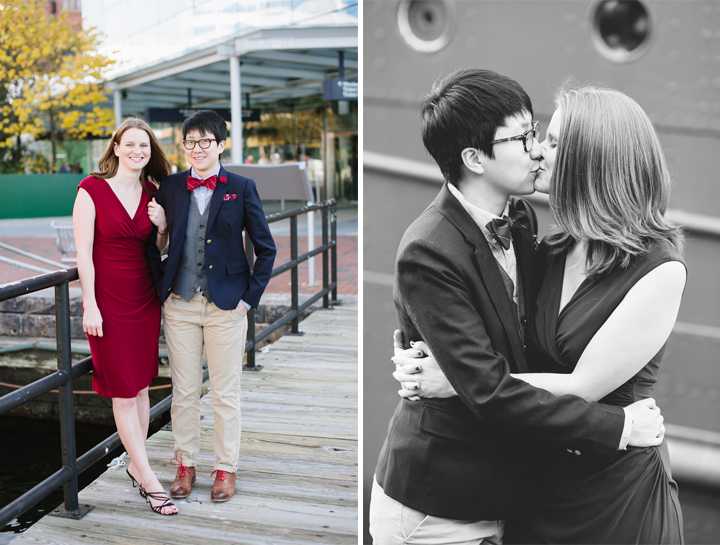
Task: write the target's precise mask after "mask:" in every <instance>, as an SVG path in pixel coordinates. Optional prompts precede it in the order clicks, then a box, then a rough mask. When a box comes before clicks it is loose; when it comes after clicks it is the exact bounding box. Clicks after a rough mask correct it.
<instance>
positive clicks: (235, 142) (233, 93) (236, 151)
mask: <svg viewBox="0 0 720 545" xmlns="http://www.w3.org/2000/svg"><path fill="white" fill-rule="evenodd" d="M230 158H231V160H232V162H233V163H234V164H236V165H241V164H243V141H242V87H241V85H240V58H239V57H230Z"/></svg>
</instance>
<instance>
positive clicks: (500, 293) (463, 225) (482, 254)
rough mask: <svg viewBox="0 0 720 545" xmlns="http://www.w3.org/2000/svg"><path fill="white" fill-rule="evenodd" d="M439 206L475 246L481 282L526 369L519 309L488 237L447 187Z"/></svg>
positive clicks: (512, 348)
mask: <svg viewBox="0 0 720 545" xmlns="http://www.w3.org/2000/svg"><path fill="white" fill-rule="evenodd" d="M435 204H436V206H437V207H438V210H439V211H440V213H442V214H443V216H445V217H446V218H447V219H448V221H450V223H452V224H453V225H454V226H455V227H456V228H457V229H458V230H459V231H460V232H461V233H462V234H463V235H464V236H465V239H466V240H467V242H468V244H470V245H471V246H472V247H473V251H474V256H475V260H476V262H477V264H478V268H479V269H480V278H478V281H479V282H481V283H482V284H484V285H485V288H486V290H487V292H488V295H489V296H490V299H491V300H492V302H493V306H494V307H495V312H496V313H497V315H498V318H500V322H501V323H502V325H503V328H504V329H505V332H506V333H507V335H508V338H509V339H510V346H511V350H512V353H513V356H514V358H515V362H516V363H517V366H518V368H520V369H521V370H522V369H523V368H526V367H527V366H526V364H525V354H524V345H523V341H522V339H521V338H520V332H519V331H518V320H517V316H516V313H515V309H514V307H513V304H512V301H511V300H510V298H509V297H508V294H507V290H506V288H505V283H504V282H503V279H502V276H501V275H500V268H499V267H500V264H499V263H498V262H497V260H496V259H495V256H493V254H492V250H491V249H490V245H489V244H488V242H487V240H486V239H485V235H483V233H482V231H481V230H480V227H478V225H477V224H476V223H475V221H474V220H473V219H472V218H471V217H470V214H468V213H467V211H466V210H465V209H464V208H463V207H462V205H461V204H460V202H459V201H458V200H457V199H456V198H455V197H454V196H453V194H452V193H450V190H448V189H447V187H445V186H443V188H442V190H441V191H440V194H439V195H438V197H437V199H436V201H435Z"/></svg>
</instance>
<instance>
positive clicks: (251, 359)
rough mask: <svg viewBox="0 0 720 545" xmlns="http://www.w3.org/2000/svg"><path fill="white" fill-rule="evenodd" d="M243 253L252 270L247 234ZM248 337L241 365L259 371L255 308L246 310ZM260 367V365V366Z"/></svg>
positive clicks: (249, 243)
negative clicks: (244, 358) (248, 342)
mask: <svg viewBox="0 0 720 545" xmlns="http://www.w3.org/2000/svg"><path fill="white" fill-rule="evenodd" d="M245 255H246V257H247V261H248V265H249V267H250V271H252V270H253V263H254V258H255V254H254V253H253V243H252V240H250V237H249V236H245ZM247 318H248V332H247V334H248V339H249V340H251V341H252V343H253V347H252V348H251V349H250V350H249V351H248V353H247V363H246V364H245V367H243V369H244V370H246V371H259V370H260V368H258V367H256V366H255V348H256V347H255V309H254V308H251V309H250V310H249V311H248V317H247ZM260 367H262V366H260Z"/></svg>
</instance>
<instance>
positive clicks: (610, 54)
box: [590, 0, 654, 63]
mask: <svg viewBox="0 0 720 545" xmlns="http://www.w3.org/2000/svg"><path fill="white" fill-rule="evenodd" d="M590 14H591V17H592V39H593V44H594V46H595V48H596V49H597V50H598V52H599V53H600V54H601V55H602V56H603V57H605V58H606V59H609V60H611V61H614V62H619V63H625V62H631V61H634V60H637V59H639V58H640V57H642V56H643V55H644V54H645V53H647V51H648V49H649V48H650V44H651V42H652V37H653V33H654V28H653V18H652V14H651V13H650V10H649V9H648V7H647V6H646V5H645V3H644V2H641V1H639V0H601V1H600V2H598V3H596V4H595V5H594V6H593V7H592V8H591V12H590Z"/></svg>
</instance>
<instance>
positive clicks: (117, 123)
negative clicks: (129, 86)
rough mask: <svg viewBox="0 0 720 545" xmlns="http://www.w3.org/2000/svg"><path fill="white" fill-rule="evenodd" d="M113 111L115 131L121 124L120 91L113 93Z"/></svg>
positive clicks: (116, 90)
mask: <svg viewBox="0 0 720 545" xmlns="http://www.w3.org/2000/svg"><path fill="white" fill-rule="evenodd" d="M113 109H114V111H115V128H116V129H117V128H118V127H119V126H120V123H122V91H121V90H120V89H115V90H114V91H113Z"/></svg>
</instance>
